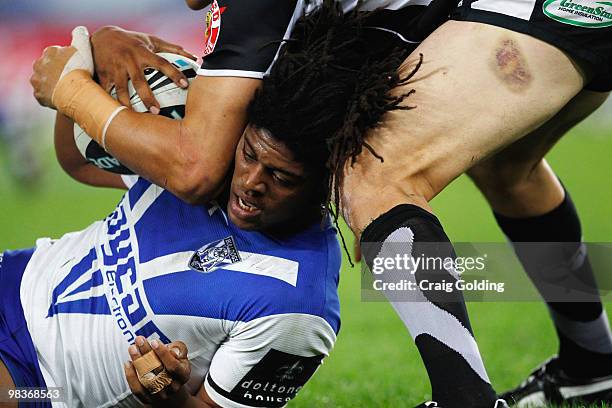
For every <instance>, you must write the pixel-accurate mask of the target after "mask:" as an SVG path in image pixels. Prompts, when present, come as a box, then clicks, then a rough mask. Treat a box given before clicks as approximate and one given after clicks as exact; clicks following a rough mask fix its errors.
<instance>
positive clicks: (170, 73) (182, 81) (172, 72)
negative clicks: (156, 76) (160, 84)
mask: <svg viewBox="0 0 612 408" xmlns="http://www.w3.org/2000/svg"><path fill="white" fill-rule="evenodd" d="M148 66H149V67H151V68H155V69H156V70H158V71H160V72H162V73H163V74H164V75H166V76H167V77H168V78H170V79H171V80H172V82H174V83H175V84H176V85H178V86H180V87H181V88H187V87H188V86H189V81H187V78H186V77H185V75H183V73H182V72H181V71H180V70H179V69H178V68H176V67H175V66H174V65H172V64H171V63H170V62H168V61H166V60H165V59H163V58H162V57H160V56H159V55H154V54H153V55H151V63H150V64H149V65H148Z"/></svg>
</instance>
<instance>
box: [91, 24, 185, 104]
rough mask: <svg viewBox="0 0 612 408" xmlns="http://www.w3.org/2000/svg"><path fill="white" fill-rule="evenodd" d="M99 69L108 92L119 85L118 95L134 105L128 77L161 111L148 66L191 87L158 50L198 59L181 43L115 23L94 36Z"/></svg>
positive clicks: (174, 80)
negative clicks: (149, 78) (118, 25)
mask: <svg viewBox="0 0 612 408" xmlns="http://www.w3.org/2000/svg"><path fill="white" fill-rule="evenodd" d="M91 44H92V47H93V55H94V61H95V63H96V73H97V74H98V80H99V81H100V85H101V86H102V87H103V88H104V89H105V90H106V91H107V92H108V91H110V89H111V88H112V87H113V86H115V88H116V90H117V98H118V99H119V102H120V103H121V104H122V105H125V106H127V107H130V106H131V105H130V95H129V91H128V80H131V81H132V84H133V85H134V88H135V89H136V92H137V93H138V95H139V96H140V98H141V99H142V102H143V103H144V104H145V106H146V107H147V108H148V109H149V111H150V112H151V113H155V114H157V113H159V103H158V102H157V101H156V100H155V97H154V96H153V92H152V91H151V89H150V88H149V84H147V81H146V79H145V76H144V70H145V69H146V68H154V69H156V70H158V71H160V72H162V73H163V74H164V75H166V76H167V77H168V78H170V79H171V80H172V81H173V82H174V83H175V84H176V85H177V86H180V87H181V88H187V87H188V86H189V82H188V81H187V78H185V76H184V75H183V74H182V73H181V71H179V70H178V69H177V68H176V67H174V66H173V65H172V64H171V63H169V62H168V61H166V60H165V59H163V58H162V57H160V56H158V55H155V53H156V52H170V53H173V54H179V55H182V56H184V57H185V58H189V59H192V60H197V57H196V56H195V55H193V54H191V53H188V52H187V51H185V50H184V49H183V47H181V46H180V45H176V44H171V43H169V42H166V41H164V40H162V39H160V38H157V37H155V36H152V35H147V34H143V33H138V32H134V31H126V30H123V29H121V28H119V27H115V26H106V27H103V28H101V29H99V30H98V31H96V32H95V33H94V34H93V35H92V37H91Z"/></svg>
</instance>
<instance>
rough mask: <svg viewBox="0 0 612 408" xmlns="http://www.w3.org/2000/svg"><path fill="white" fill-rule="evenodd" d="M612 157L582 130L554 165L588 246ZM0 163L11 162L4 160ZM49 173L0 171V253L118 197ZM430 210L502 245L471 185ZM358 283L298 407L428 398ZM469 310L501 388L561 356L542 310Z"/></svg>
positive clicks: (80, 219)
mask: <svg viewBox="0 0 612 408" xmlns="http://www.w3.org/2000/svg"><path fill="white" fill-rule="evenodd" d="M610 152H612V138H611V139H608V138H606V137H605V133H604V132H595V131H589V130H587V129H584V128H583V129H580V130H578V131H576V132H574V133H572V134H571V135H569V136H568V137H566V139H565V140H563V141H562V142H561V143H560V145H559V146H558V147H557V148H556V149H555V151H554V152H553V154H552V155H551V157H550V162H551V164H552V166H553V168H555V169H556V170H557V172H558V174H559V176H560V177H561V178H562V179H563V181H564V183H565V184H566V186H567V187H568V189H569V190H570V191H571V192H572V196H573V198H574V201H575V202H576V205H577V206H578V209H579V211H580V214H581V218H582V222H583V229H584V236H585V239H586V240H588V241H602V242H605V241H611V238H612V219H611V218H610V217H609V209H610V203H611V202H612V189H611V188H610V181H609V175H610V174H612V163H611V162H610V160H609V154H610ZM50 162H52V161H50ZM0 163H5V160H4V159H3V158H2V156H1V155H0ZM50 166H51V170H49V172H48V174H47V175H46V178H45V180H44V182H43V188H42V189H41V190H40V191H37V192H34V193H33V192H24V191H19V190H18V189H17V188H16V187H15V186H14V185H13V184H11V183H10V182H9V180H8V179H7V177H6V175H5V172H4V171H2V172H0V203H1V204H0V249H2V248H19V247H25V246H31V245H33V244H34V241H35V239H36V237H40V236H53V237H58V236H60V235H61V234H62V233H65V232H69V231H74V230H77V229H80V228H83V227H85V226H87V225H88V224H89V223H90V222H91V221H92V220H94V219H97V218H101V217H103V216H105V215H106V214H107V213H109V212H110V211H111V210H112V209H113V207H114V204H115V203H116V201H117V199H118V198H119V196H120V195H121V193H120V192H116V191H111V190H103V189H94V188H89V187H84V186H80V185H78V184H77V183H76V182H73V181H72V180H70V179H69V178H68V177H67V176H64V175H63V174H62V173H61V171H60V170H59V168H58V167H57V165H56V164H55V163H52V164H50ZM433 205H434V207H435V209H436V211H437V214H438V215H439V217H440V218H441V220H442V222H443V224H444V225H445V228H446V231H447V233H448V235H449V236H450V237H451V239H452V240H455V241H481V242H489V241H501V240H503V237H502V235H501V233H500V232H499V231H498V229H497V227H496V225H495V223H494V220H493V218H492V217H491V215H490V211H489V210H488V209H487V207H486V205H485V203H484V201H483V200H482V198H481V197H480V195H479V194H478V192H477V191H476V190H475V189H474V187H473V186H472V185H471V183H470V182H469V181H468V180H467V179H465V178H460V179H459V180H457V181H456V182H455V183H453V184H452V185H451V186H450V187H449V188H448V189H447V190H446V191H444V192H443V193H442V194H441V195H440V197H438V198H437V199H436V200H435V201H434V204H433ZM359 284H360V272H359V269H350V268H349V267H348V265H347V263H346V262H345V263H344V266H343V270H342V275H341V284H340V292H341V302H342V319H343V320H342V330H341V333H340V335H339V338H338V342H337V345H336V347H335V349H334V351H333V353H332V355H331V357H330V358H329V359H328V360H327V361H326V362H325V364H324V365H323V367H321V369H320V370H319V371H318V372H317V374H316V375H315V376H314V378H313V380H312V381H311V382H310V383H309V384H308V385H307V386H306V387H305V389H304V390H303V391H302V392H301V394H300V395H299V397H298V398H297V399H296V400H295V402H294V403H292V404H291V405H292V406H293V407H308V408H310V407H410V406H414V405H416V404H417V403H420V402H422V401H424V400H426V399H428V397H429V387H428V385H427V377H426V375H425V371H424V369H423V366H422V363H421V362H420V359H419V356H418V354H417V352H416V349H415V347H414V345H413V344H412V340H411V338H410V336H409V335H408V333H407V332H406V330H405V329H404V327H403V325H402V324H401V322H400V321H399V320H398V318H397V317H396V316H395V314H394V313H393V311H392V309H391V308H390V307H389V306H388V305H387V304H385V303H364V302H361V300H360V289H359ZM469 309H470V312H471V318H472V323H473V326H474V330H475V333H476V336H477V340H478V342H479V345H480V349H481V351H482V354H483V356H484V360H485V363H486V365H487V368H488V371H489V374H490V376H491V379H492V381H493V383H494V385H495V386H496V387H497V389H499V390H504V389H506V388H508V387H511V386H514V385H516V383H517V382H519V381H520V380H521V379H523V377H524V376H525V375H526V374H528V372H529V371H530V370H531V369H532V368H533V367H534V366H535V365H537V364H538V363H540V362H541V361H542V360H543V359H545V358H547V357H548V356H550V355H551V354H552V353H553V352H554V351H555V347H556V340H555V337H554V334H553V329H552V326H551V323H550V321H549V320H548V318H547V314H546V310H545V308H544V306H543V305H542V304H538V303H495V304H494V303H485V304H470V305H469ZM608 310H610V305H608Z"/></svg>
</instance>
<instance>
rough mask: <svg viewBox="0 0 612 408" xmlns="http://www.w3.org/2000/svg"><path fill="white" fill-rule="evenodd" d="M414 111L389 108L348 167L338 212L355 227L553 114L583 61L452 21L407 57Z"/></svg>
mask: <svg viewBox="0 0 612 408" xmlns="http://www.w3.org/2000/svg"><path fill="white" fill-rule="evenodd" d="M419 53H421V54H423V65H422V67H421V69H419V71H418V72H417V74H416V75H415V76H414V78H413V79H412V80H411V81H410V82H409V83H408V84H406V85H405V86H404V87H403V88H400V89H397V90H396V92H406V91H408V90H409V89H415V91H416V92H415V93H414V94H413V95H411V96H410V97H409V98H408V99H407V100H406V101H405V104H406V105H412V106H414V107H415V108H414V109H412V110H403V111H393V112H391V113H389V114H388V115H387V116H385V120H384V123H383V125H382V126H381V127H380V128H378V129H376V130H374V131H372V132H371V134H370V135H368V138H367V141H368V143H369V144H370V145H371V146H372V147H373V148H374V150H375V151H376V152H377V153H378V154H380V155H381V156H382V157H383V158H384V162H383V163H381V162H380V161H379V160H377V159H376V158H375V157H374V156H373V155H372V154H370V153H369V152H367V151H364V152H363V153H362V154H361V155H360V156H359V158H358V160H357V163H356V164H355V165H354V166H353V167H352V168H351V167H349V166H347V169H346V172H345V178H344V182H343V188H342V193H341V202H342V204H343V208H342V211H343V215H344V216H345V218H346V219H347V222H348V223H349V225H350V226H351V228H352V229H353V231H354V232H355V233H357V234H358V235H359V234H360V233H361V231H363V229H364V228H365V227H366V226H367V225H368V224H369V223H370V222H371V221H372V220H373V219H375V218H376V217H378V216H379V215H381V214H382V213H384V212H386V211H388V210H389V209H390V208H393V207H394V206H396V205H398V204H402V203H407V202H408V203H414V204H416V205H420V206H422V207H424V208H426V209H428V208H429V207H428V204H427V203H428V202H429V200H431V199H432V198H433V197H435V196H436V195H437V194H438V193H439V192H440V191H441V190H442V189H443V188H444V187H445V186H446V185H448V184H449V183H450V182H451V181H452V180H454V179H455V178H456V177H458V176H459V175H461V174H462V173H464V172H465V171H466V170H468V169H469V168H471V167H473V166H474V165H475V164H476V163H478V162H480V161H481V160H483V159H484V158H486V157H488V156H490V155H492V154H494V153H495V152H498V151H500V150H502V149H503V148H504V147H506V146H508V145H510V144H511V143H513V142H515V141H516V140H518V139H520V138H521V137H523V136H525V135H527V134H528V133H530V132H532V131H534V130H535V129H537V128H538V127H540V126H541V125H542V124H543V123H545V122H547V121H548V120H549V119H551V118H552V117H553V116H554V115H555V114H556V113H557V112H558V111H559V110H560V109H561V108H562V107H563V106H565V105H566V104H567V103H568V101H570V100H571V99H572V98H573V97H574V96H575V95H576V94H577V93H578V92H579V91H580V90H581V89H582V88H583V86H584V83H585V78H584V74H583V72H582V71H581V69H580V68H579V67H578V66H577V65H576V64H575V63H574V62H573V61H572V60H571V59H570V58H569V57H568V56H567V55H566V54H564V53H563V52H562V51H560V50H558V49H557V48H555V47H552V46H550V45H548V44H546V43H544V42H542V41H540V40H537V39H534V38H532V37H528V36H526V35H524V34H520V33H515V32H512V31H509V30H506V29H503V28H499V27H494V26H491V25H486V24H480V23H473V22H463V21H461V22H460V21H449V22H447V23H445V24H443V25H442V26H441V27H440V28H439V29H438V30H436V31H435V32H434V33H433V34H432V35H431V36H429V37H428V38H427V39H426V40H425V41H424V42H423V43H422V44H421V45H420V46H419V47H418V48H417V49H416V50H415V52H414V53H412V54H411V56H409V57H408V59H407V60H406V62H405V67H404V68H403V72H409V71H410V70H411V68H412V67H413V66H414V65H415V63H416V61H417V60H418V55H419Z"/></svg>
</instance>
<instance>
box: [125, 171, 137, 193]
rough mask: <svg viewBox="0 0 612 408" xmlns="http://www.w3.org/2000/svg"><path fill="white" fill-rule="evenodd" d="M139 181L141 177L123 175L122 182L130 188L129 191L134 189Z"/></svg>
mask: <svg viewBox="0 0 612 408" xmlns="http://www.w3.org/2000/svg"><path fill="white" fill-rule="evenodd" d="M138 179H139V176H137V175H135V174H127V175H126V174H122V175H121V180H122V181H123V184H125V186H126V187H127V188H128V190H129V189H130V188H132V186H133V185H134V184H136V182H137V181H138Z"/></svg>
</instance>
